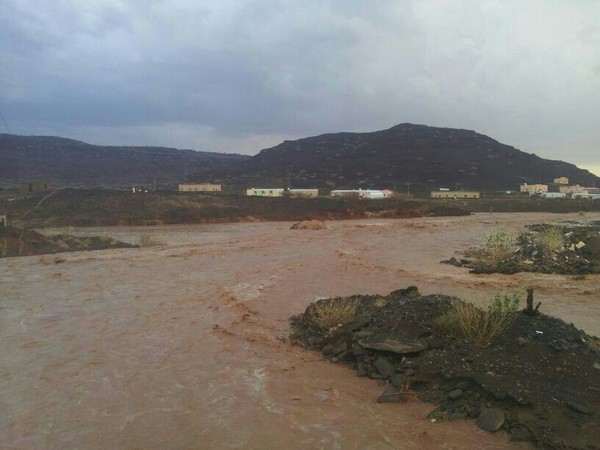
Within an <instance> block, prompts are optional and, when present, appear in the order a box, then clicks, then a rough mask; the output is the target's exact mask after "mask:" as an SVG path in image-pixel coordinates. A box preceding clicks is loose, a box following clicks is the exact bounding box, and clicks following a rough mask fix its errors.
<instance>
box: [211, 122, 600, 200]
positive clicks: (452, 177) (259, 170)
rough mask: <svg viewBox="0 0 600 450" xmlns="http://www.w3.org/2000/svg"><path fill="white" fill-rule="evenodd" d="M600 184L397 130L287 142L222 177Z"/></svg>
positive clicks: (503, 152)
mask: <svg viewBox="0 0 600 450" xmlns="http://www.w3.org/2000/svg"><path fill="white" fill-rule="evenodd" d="M559 176H567V177H569V179H570V182H571V183H572V184H574V183H578V184H582V185H592V184H593V183H596V184H597V185H600V178H598V177H596V176H594V175H593V174H591V173H590V172H588V171H587V170H582V169H579V168H577V167H576V166H574V165H573V164H569V163H565V162H562V161H552V160H547V159H542V158H540V157H538V156H536V155H534V154H529V153H525V152H522V151H520V150H518V149H516V148H514V147H510V146H508V145H504V144H501V143H500V142H498V141H496V140H494V139H492V138H490V137H488V136H484V135H482V134H478V133H476V132H474V131H470V130H459V129H452V128H436V127H429V126H425V125H413V124H401V125H396V126H394V127H392V128H390V129H387V130H383V131H376V132H371V133H335V134H324V135H321V136H315V137H308V138H304V139H299V140H296V141H285V142H283V143H281V144H279V145H277V146H275V147H272V148H269V149H266V150H263V151H261V152H260V153H259V154H258V155H256V156H254V157H252V158H250V159H248V160H246V161H243V162H242V163H241V164H240V165H238V166H237V167H236V168H234V170H233V171H230V172H228V173H226V172H222V173H221V178H222V179H223V180H225V181H228V182H232V183H235V182H237V183H243V184H247V185H257V184H259V183H265V182H267V183H270V184H272V185H279V186H282V187H283V186H287V185H288V183H290V184H292V186H293V187H311V186H329V187H331V188H352V187H359V186H360V187H374V188H383V187H388V188H393V187H394V185H395V186H396V188H397V189H398V190H404V189H406V186H405V185H404V184H405V183H411V184H412V185H413V188H415V187H419V186H420V187H422V188H435V187H450V188H455V187H459V188H460V187H462V188H465V189H467V188H488V189H509V188H515V187H517V186H518V185H519V184H520V183H536V182H545V183H548V182H552V180H553V178H555V177H559Z"/></svg>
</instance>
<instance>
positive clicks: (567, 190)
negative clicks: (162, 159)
mask: <svg viewBox="0 0 600 450" xmlns="http://www.w3.org/2000/svg"><path fill="white" fill-rule="evenodd" d="M405 184H407V185H408V189H407V192H402V193H400V192H398V191H396V190H392V189H361V188H358V189H334V190H326V189H318V188H311V189H297V188H291V187H289V188H279V187H277V188H275V187H265V188H255V187H252V188H248V189H246V190H245V195H246V196H249V197H295V198H317V197H323V196H328V197H334V198H335V197H338V198H339V197H343V198H357V199H366V200H377V199H385V198H391V197H394V196H409V197H410V190H409V189H410V183H405ZM177 187H178V191H179V192H197V193H213V194H219V193H222V192H223V186H222V185H221V184H214V183H180V184H178V186H177ZM130 189H131V191H132V192H133V193H134V194H135V193H144V192H149V191H153V190H156V189H155V186H153V187H149V186H133V187H131V188H130ZM51 190H52V188H51V187H50V186H49V185H48V184H47V183H46V182H44V181H30V182H23V183H20V184H19V193H20V194H22V195H27V194H33V193H38V192H46V191H51ZM512 195H527V196H538V197H542V198H555V199H561V198H563V199H564V198H573V199H577V198H587V199H600V188H599V187H595V186H594V187H591V186H588V187H586V186H580V185H579V184H574V185H570V184H569V179H568V178H567V177H558V178H555V179H554V180H553V182H552V183H549V184H541V183H536V184H527V183H524V184H521V185H520V186H519V188H518V189H510V190H506V191H501V192H494V193H488V192H486V193H484V194H483V196H485V197H507V196H512ZM420 196H421V197H422V196H423V193H422V192H421V193H420ZM430 197H431V198H434V199H456V200H458V199H465V200H468V199H478V198H481V197H482V193H481V192H480V191H477V190H467V189H457V188H455V189H451V188H446V187H440V188H439V189H437V190H432V191H430Z"/></svg>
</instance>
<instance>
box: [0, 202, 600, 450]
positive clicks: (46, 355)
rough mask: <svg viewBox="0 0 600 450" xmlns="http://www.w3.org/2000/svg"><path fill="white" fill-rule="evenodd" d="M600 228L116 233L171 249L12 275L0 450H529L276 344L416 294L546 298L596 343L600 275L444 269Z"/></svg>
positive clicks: (2, 326) (2, 276)
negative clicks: (406, 291) (529, 241)
mask: <svg viewBox="0 0 600 450" xmlns="http://www.w3.org/2000/svg"><path fill="white" fill-rule="evenodd" d="M582 219H584V220H600V214H587V215H586V216H585V217H583V218H582V217H580V216H577V215H576V214H572V215H569V214H565V215H552V214H521V215H510V214H480V215H475V216H469V217H453V218H425V219H403V220H371V221H341V222H329V223H328V224H327V225H328V229H327V230H318V231H314V230H290V229H289V227H290V225H291V224H289V223H251V224H228V225H203V226H171V227H153V228H137V227H131V228H105V229H91V230H90V229H86V230H76V233H84V234H102V233H106V234H108V235H110V236H111V237H114V238H116V239H121V240H124V241H129V242H136V241H137V240H138V239H139V238H140V236H141V235H142V234H148V235H151V236H152V237H153V238H154V240H157V241H160V243H161V244H160V245H158V246H154V247H145V248H141V249H123V250H105V251H97V252H78V253H67V254H60V255H56V256H54V255H46V256H42V257H39V256H34V257H18V258H10V259H3V260H0V292H1V293H2V295H1V298H0V301H1V303H0V308H1V309H0V348H1V353H0V358H1V360H0V362H1V364H0V409H1V410H2V411H3V413H2V414H1V415H0V442H2V443H3V444H2V446H3V448H10V449H23V448H39V449H42V448H43V449H64V448H86V449H94V448H132V449H133V448H157V449H158V448H161V449H163V448H176V449H187V448H208V449H212V448H214V449H223V448H245V449H246V448H255V449H268V448H290V449H304V448H323V449H335V448H361V449H397V448H402V449H417V448H419V449H423V448H431V449H434V448H435V449H439V448H473V449H475V448H477V449H484V448H487V449H492V448H494V449H496V448H527V447H526V446H522V447H517V446H516V445H515V444H514V443H511V442H509V441H508V439H507V438H506V437H505V436H504V435H502V434H495V435H494V434H488V433H486V432H484V431H482V430H479V429H478V428H476V427H475V425H474V424H473V423H472V422H462V421H461V422H452V423H447V422H446V423H430V422H429V421H427V420H426V419H425V416H426V414H427V412H428V411H429V410H431V409H432V407H431V405H426V404H421V403H419V402H418V401H416V400H411V401H410V402H409V403H408V404H405V405H400V404H399V405H389V404H387V405H382V404H376V403H375V402H374V400H375V398H376V397H377V396H378V394H379V393H380V392H381V391H382V390H383V387H382V386H378V385H377V383H376V382H375V381H373V380H367V379H358V378H356V376H355V373H354V372H353V371H351V370H348V369H346V368H345V367H344V366H342V365H335V364H330V363H327V362H324V361H321V359H320V356H319V355H318V354H313V353H308V352H306V351H304V350H302V349H300V348H298V347H292V346H290V345H288V344H287V343H285V342H282V340H281V339H280V338H282V337H284V336H285V335H286V333H287V329H288V322H287V319H288V317H289V316H290V315H292V314H297V313H300V312H301V311H303V310H304V308H305V307H306V305H307V304H308V303H309V302H311V301H313V300H315V299H316V298H319V297H329V296H336V295H350V294H356V293H364V294H375V293H380V294H387V293H388V292H389V291H392V290H394V289H398V288H402V287H406V286H408V285H417V286H418V287H419V289H420V291H421V292H422V293H424V294H428V293H435V292H440V293H446V294H452V295H458V296H461V297H462V298H464V299H469V300H471V301H475V302H482V303H483V302H487V301H488V300H489V299H490V298H491V297H493V295H494V293H496V292H497V291H501V290H505V291H506V290H507V291H510V292H513V291H517V290H519V289H524V288H525V287H527V286H533V287H534V288H536V293H537V300H540V301H542V311H543V312H545V313H548V314H553V315H556V316H558V317H561V318H563V319H565V320H567V321H570V322H573V323H574V324H575V325H576V326H577V327H580V328H583V329H584V330H585V331H586V332H588V333H591V334H596V335H598V334H600V320H598V319H599V318H600V301H599V299H600V277H599V276H598V275H594V276H587V277H586V278H585V279H584V280H575V279H573V278H572V277H569V276H562V275H539V274H517V275H511V276H506V275H473V274H469V273H468V272H467V271H466V270H465V269H461V268H457V267H453V266H449V265H443V264H439V261H440V260H442V259H447V258H449V257H450V256H453V255H454V252H456V251H459V250H461V249H464V248H466V247H468V246H471V245H475V244H477V243H480V242H481V241H482V239H483V236H484V234H485V233H489V232H492V231H494V230H497V229H499V228H502V227H504V228H508V229H513V230H520V229H522V227H523V225H524V224H527V223H540V222H557V221H563V220H582Z"/></svg>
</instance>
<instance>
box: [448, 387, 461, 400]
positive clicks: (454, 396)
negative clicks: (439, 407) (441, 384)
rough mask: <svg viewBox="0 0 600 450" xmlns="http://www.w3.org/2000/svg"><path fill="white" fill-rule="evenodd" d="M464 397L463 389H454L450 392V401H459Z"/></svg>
mask: <svg viewBox="0 0 600 450" xmlns="http://www.w3.org/2000/svg"><path fill="white" fill-rule="evenodd" d="M462 396H463V391H462V389H453V390H451V391H450V392H448V398H449V399H450V400H458V399H459V398H461V397H462Z"/></svg>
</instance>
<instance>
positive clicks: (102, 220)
mask: <svg viewBox="0 0 600 450" xmlns="http://www.w3.org/2000/svg"><path fill="white" fill-rule="evenodd" d="M0 210H5V211H6V212H7V213H8V215H9V220H14V219H18V220H20V221H22V222H23V223H26V224H28V225H32V226H36V227H41V226H66V225H71V226H94V225H102V226H104V225H162V224H183V223H226V222H256V221H298V220H311V219H319V220H336V219H364V218H382V217H385V218H400V217H402V218H406V217H425V216H460V215H467V214H469V210H468V209H466V208H463V207H460V206H454V205H445V204H440V203H432V202H428V201H417V200H414V201H413V200H402V199H385V200H371V201H366V200H358V199H332V198H317V199H305V198H261V197H246V196H238V195H203V194H198V193H180V192H167V191H158V192H138V193H133V192H128V191H108V190H76V189H65V190H61V191H57V192H55V193H54V194H53V195H47V196H45V197H44V196H39V197H38V196H31V197H23V198H19V199H16V200H13V201H8V200H1V201H0Z"/></svg>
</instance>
